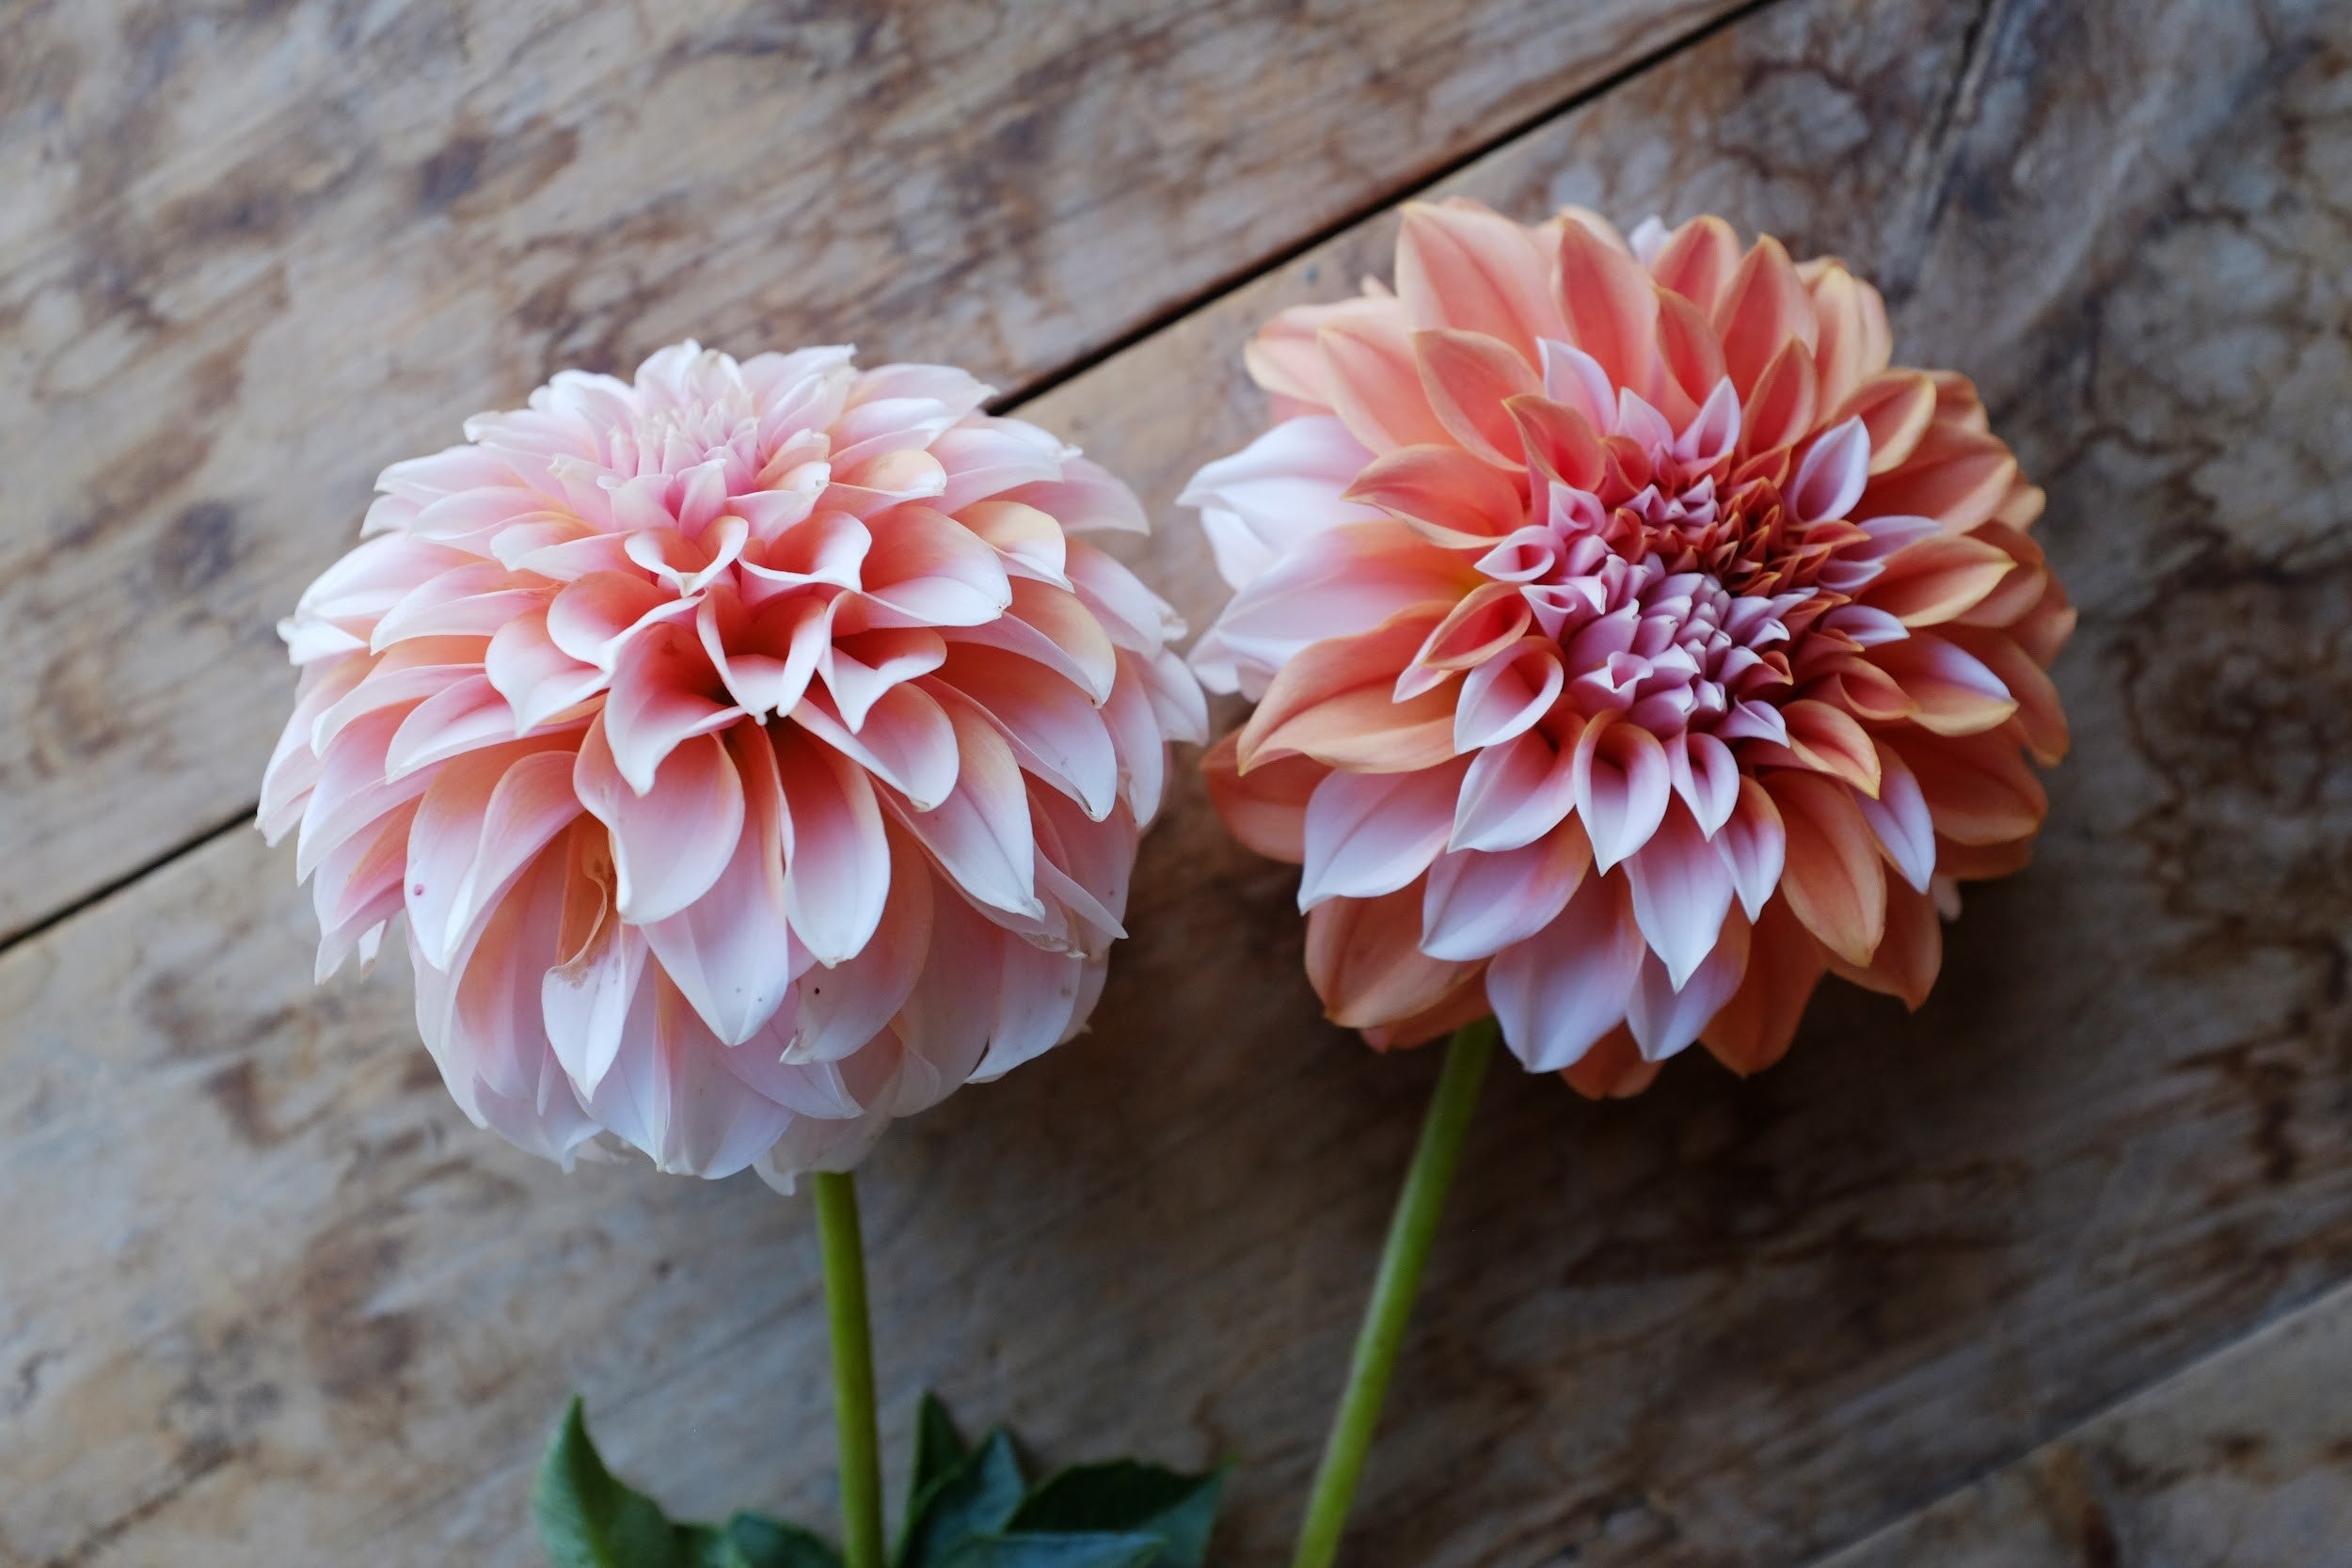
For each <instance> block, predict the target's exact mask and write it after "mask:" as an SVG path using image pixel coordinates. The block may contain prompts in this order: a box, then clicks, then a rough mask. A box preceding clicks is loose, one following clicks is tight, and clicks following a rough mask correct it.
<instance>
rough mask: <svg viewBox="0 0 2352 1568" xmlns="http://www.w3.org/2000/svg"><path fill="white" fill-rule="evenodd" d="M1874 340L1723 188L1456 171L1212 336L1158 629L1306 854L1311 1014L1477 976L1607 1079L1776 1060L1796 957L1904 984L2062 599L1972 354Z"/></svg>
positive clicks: (1520, 1046)
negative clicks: (1942, 365)
mask: <svg viewBox="0 0 2352 1568" xmlns="http://www.w3.org/2000/svg"><path fill="white" fill-rule="evenodd" d="M1891 352H1892V340H1891V337H1890V335H1889V332H1888V328H1887V323H1886V315H1885V309H1884V306H1883V302H1882V301H1881V299H1880V297H1879V294H1878V293H1877V291H1876V290H1875V289H1873V288H1872V287H1871V286H1870V285H1869V284H1867V283H1866V282H1863V281H1862V280H1860V279H1858V278H1856V277H1853V276H1852V275H1851V273H1849V272H1848V271H1847V270H1846V268H1845V267H1844V265H1843V264H1842V263H1840V262H1838V261H1835V260H1829V259H1822V260H1816V261H1805V262H1797V261H1791V260H1790V259H1789V257H1788V253H1787V251H1786V250H1784V249H1783V248H1782V246H1781V245H1779V243H1778V242H1776V241H1774V240H1772V239H1771V238H1770V237H1764V238H1759V239H1757V240H1756V242H1755V243H1754V244H1753V245H1747V246H1745V247H1742V246H1741V245H1740V243H1739V241H1738V239H1737V237H1736V236H1735V234H1734V233H1733V231H1732V230H1731V229H1730V227H1729V226H1728V225H1726V224H1725V223H1724V222H1723V221H1722V220H1720V219H1718V218H1712V217H1701V218H1696V219H1693V220H1692V221H1691V222H1689V223H1686V224H1684V225H1682V226H1681V227H1680V228H1678V229H1677V230H1672V231H1671V232H1670V231H1668V230H1665V229H1664V228H1662V227H1661V226H1660V225H1659V224H1658V223H1657V222H1656V221H1655V220H1652V221H1651V222H1649V223H1646V224H1645V225H1643V226H1642V228H1641V229H1640V230H1636V231H1635V232H1634V233H1633V234H1632V235H1631V236H1630V238H1629V239H1627V238H1621V237H1620V236H1619V235H1618V233H1617V232H1616V230H1613V228H1611V227H1610V226H1609V225H1608V224H1607V223H1606V222H1605V221H1603V220H1602V219H1600V218H1598V217H1597V216H1595V215H1594V214H1589V213H1585V212H1582V211H1579V210H1574V209H1571V210H1569V211H1566V212H1564V213H1562V214H1559V215H1558V216H1557V217H1555V218H1553V219H1552V220H1550V221H1549V222H1547V223H1544V224H1542V225H1539V226H1537V227H1534V228H1532V229H1531V228H1526V227H1523V226H1521V225H1519V224H1517V223H1514V222H1512V221H1510V220H1508V219H1506V218H1503V217H1502V216H1500V215H1498V214H1494V213H1492V212H1489V211H1487V210H1486V209H1485V208H1483V207H1480V206H1477V205H1475V204H1473V203H1470V202H1464V201H1450V202H1446V203H1442V204H1435V205H1415V206H1411V207H1408V208H1407V210H1406V216H1405V221H1404V226H1403V230H1402V233H1401V235H1400V237H1399V239H1398V243H1397V256H1396V282H1395V288H1394V291H1393V292H1392V293H1391V291H1389V290H1387V289H1385V288H1382V287H1380V286H1379V285H1377V284H1373V285H1368V287H1367V292H1366V293H1365V294H1364V296H1363V297H1360V298H1358V299H1354V300H1349V301H1346V302H1344V303H1342V304H1337V305H1331V306H1320V307H1311V308H1303V309H1293V310H1289V311H1286V312H1284V313H1283V314H1282V315H1280V316H1279V317H1278V318H1276V320H1275V321H1274V322H1273V323H1272V324H1271V325H1268V326H1267V327H1266V328H1265V329H1264V330H1263V331H1262V332H1261V333H1260V334H1259V335H1258V337H1257V338H1256V339H1255V341H1252V342H1251V343H1250V345H1249V348H1248V366H1249V370H1250V372H1251V374H1252V375H1253V377H1254V378H1255V379H1256V380H1257V382H1258V383H1259V385H1261V386H1262V387H1263V388H1265V389H1266V390H1267V391H1268V392H1270V393H1271V394H1272V396H1273V401H1274V405H1275V407H1274V412H1275V417H1276V420H1277V422H1276V423H1275V424H1274V426H1273V428H1272V429H1270V430H1269V431H1268V432H1267V433H1266V434H1265V435H1264V436H1262V437H1260V438H1259V439H1258V440H1257V441H1256V442H1254V443H1253V444H1252V445H1250V446H1249V447H1248V448H1247V449H1246V450H1244V451H1240V452H1237V453H1235V454H1233V455H1232V456H1230V457H1227V458H1223V459H1220V460H1219V461H1217V462H1215V463H1212V464H1210V465H1209V466H1208V467H1204V468H1203V469H1201V470H1200V473H1199V474H1198V475H1197V476H1196V477H1195V478H1194V480H1193V482H1192V484H1191V486H1190V488H1189V489H1188V490H1187V492H1186V493H1185V495H1184V498H1183V499H1184V501H1185V502H1186V503H1188V504H1190V505H1193V506H1196V507H1198V508H1199V509H1200V515H1201V519H1202V523H1203V525H1204V527H1205V529H1206V531H1207V534H1208V537H1209V541H1210V543H1211V546H1212V547H1213V549H1214V551H1215V553H1216V561H1217V564H1218V567H1219V570H1220V571H1221V572H1222V573H1223V575H1224V576H1225V578H1226V579H1227V580H1228V581H1229V582H1230V583H1232V586H1233V587H1234V589H1235V590H1236V592H1235V593H1234V594H1233V597H1232V601H1231V602H1230V603H1229V604H1228V606H1227V607H1226V609H1225V610H1224V611H1223V613H1222V614H1221V615H1220V616H1219V617H1218V618H1217V621H1216V625H1214V626H1212V627H1210V629H1209V630H1208V631H1207V632H1206V633H1205V634H1204V635H1203V636H1202V638H1201V639H1200V643H1199V644H1198V646H1197V647H1196V648H1195V649H1194V651H1193V655H1192V659H1193V664H1194V667H1195V668H1196V670H1198V671H1199V673H1200V675H1201V676H1202V678H1203V680H1204V681H1205V682H1206V683H1207V684H1208V685H1209V686H1210V687H1211V688H1213V689H1218V690H1229V691H1231V690H1238V691H1240V692H1242V693H1243V694H1245V695H1247V696H1248V697H1251V698H1255V699H1257V700H1258V707H1257V710H1256V712H1255V713H1254V714H1253V715H1252V716H1251V718H1250V719H1249V721H1248V723H1247V724H1246V725H1245V726H1243V727H1242V728H1241V729H1240V730H1238V731H1236V732H1235V733H1233V734H1232V735H1229V736H1226V737H1225V738H1224V739H1223V740H1222V741H1221V742H1220V743H1219V744H1218V745H1217V746H1216V749H1215V750H1214V751H1213V752H1211V753H1210V757H1209V763H1208V768H1209V782H1210V788H1211V794H1212V797H1213V799H1215V800H1216V803H1217V806H1218V809H1219V811H1220V812H1221V813H1222V815H1223V816H1224V817H1225V819H1226V821H1227V823H1228V824H1229V825H1230V826H1231V827H1232V830H1233V832H1235V833H1236V834H1237V835H1238V836H1239V837H1240V838H1242V839H1243V840H1244V841H1245V842H1246V843H1248V844H1249V845H1250V846H1252V847H1255V848H1257V849H1259V850H1260V851H1262V852H1263V853H1265V854H1268V855H1271V856H1275V857H1277V858H1280V859H1284V860H1289V861H1294V862H1297V863H1301V864H1302V865H1303V867H1304V876H1303V879H1302V883H1301V887H1300V892H1299V901H1300V904H1301V907H1302V908H1304V909H1305V910H1306V911H1308V965H1309V968H1310V971H1311V975H1312V978H1313V980H1314V983H1315V985H1316V987H1317V989H1318V990H1319V991H1320V993H1321V995H1322V997H1323V999H1324V1002H1325V1004H1326V1006H1327V1009H1328V1011H1329V1013H1330V1015H1331V1017H1332V1018H1334V1019H1335V1020H1337V1021H1338V1022H1342V1023H1345V1024H1349V1025H1352V1026H1355V1027H1357V1028H1360V1029H1362V1030H1363V1031H1364V1032H1365V1033H1366V1035H1367V1036H1368V1037H1370V1038H1371V1039H1372V1040H1373V1042H1374V1043H1375V1044H1379V1045H1391V1044H1410V1043H1414V1042H1417V1041H1420V1040H1422V1039H1426V1038H1429V1037H1433V1036H1435V1035H1437V1034H1439V1033H1442V1032H1444V1031H1446V1030H1448V1029H1450V1028H1452V1027H1454V1026H1455V1025H1457V1024H1459V1023H1461V1022H1467V1021H1469V1020H1470V1019H1473V1018H1476V1017H1480V1016H1483V1015H1485V1014H1486V1013H1487V1012H1489V1011H1491V1012H1492V1013H1493V1014H1494V1015H1495V1016H1496V1017H1497V1019H1498V1020H1499V1021H1500V1022H1501V1024H1502V1032H1503V1036H1504V1037H1505V1039H1506V1040H1507V1041H1508V1043H1509V1045H1510V1047H1511V1049H1512V1050H1513V1052H1514V1053H1517V1054H1518V1057H1519V1058H1520V1060H1521V1061H1522V1062H1524V1063H1525V1064H1526V1065H1527V1066H1528V1067H1529V1068H1530V1069H1537V1070H1545V1071H1550V1070H1560V1071H1564V1072H1565V1073H1566V1075H1567V1077H1568V1079H1569V1081H1570V1082H1571V1083H1573V1084H1575V1085H1577V1086H1578V1087H1580V1088H1581V1089H1583V1090H1584V1091H1585V1092H1587V1093H1592V1094H1627V1093H1632V1092H1635V1091H1637V1090H1638V1089H1640V1088H1641V1087H1643V1086H1644V1085H1646V1084H1647V1083H1648V1082H1649V1081H1650V1079H1651V1078H1652V1077H1653V1076H1654V1075H1655V1073H1656V1071H1657V1064H1659V1063H1660V1062H1661V1061H1663V1060H1664V1059H1665V1058H1667V1057H1669V1056H1671V1055H1673V1054H1675V1053H1677V1052H1679V1051H1681V1050H1683V1049H1684V1048H1685V1047H1687V1046H1689V1045H1690V1044H1691V1043H1692V1041H1693V1040H1699V1041H1703V1042H1704V1043H1705V1044H1706V1045H1707V1047H1708V1049H1709V1050H1710V1051H1711V1052H1712V1053H1714V1054H1715V1055H1716V1056H1717V1057H1719V1058H1721V1059H1722V1060H1723V1061H1724V1062H1725V1063H1727V1064H1728V1065H1730V1066H1731V1067H1733V1068H1734V1069H1738V1070H1740V1071H1743V1072H1745V1071H1752V1070H1755V1069H1758V1068H1761V1067H1764V1066H1766V1065H1768V1064H1770V1063H1771V1062H1772V1061H1774V1060H1776V1059H1777V1058H1778V1057H1779V1056H1780V1054H1781V1053H1783V1052H1784V1051H1786V1050H1787V1049H1788V1042H1789V1039H1790V1037H1791V1036H1792V1034H1793V1033H1794V1031H1795V1028H1796V1023H1797V1020H1798V1016H1799V1014H1800V1013H1801V1012H1802V1011H1803V1009H1804V1003H1805V1000H1806V999H1807V997H1809V996H1810V995H1811V993H1812V990H1813V988H1814V986H1815V985H1816V984H1817V983H1818V981H1819V980H1820V976H1821V975H1822V974H1825V973H1833V972H1834V973H1836V974H1842V975H1844V976H1846V977H1847V978H1849V979H1851V980H1854V981H1856V982H1858V983H1860V984H1862V985H1865V986H1867V987H1870V988H1872V989H1874V990H1882V991H1885V992H1890V993H1892V994H1894V995H1897V996H1899V997H1901V998H1903V999H1904V1000H1905V1001H1906V1002H1907V1003H1908V1004H1910V1005H1911V1006H1917V1005H1918V1004H1919V1003H1920V1001H1921V1000H1922V999H1923V998H1924V997H1925V995H1926V993H1927V991H1928V989H1929V987H1930V985H1931V982H1932V981H1933V979H1934V977H1935V974H1936V971H1937V968H1938V966H1939V963H1940V961H1941V956H1942V945H1941V930H1940V925H1939V911H1941V912H1942V913H1946V914H1948V913H1951V912H1956V910H1957V894H1956V891H1955V884H1956V883H1957V882H1959V881H1962V880H1966V879H1976V878H1985V877H1993V876H1998V875H2001V874H2004V873H2007V872H2009V871H2012V870H2014V869H2016V868H2017V867H2018V866H2020V865H2022V864H2023V863H2024V862H2025V860H2026V855H2027V853H2028V851H2029V848H2030V846H2031V843H2032V839H2033V837H2034V834H2035V833H2036V832H2037V831H2038V830H2039V828H2040V825H2041V822H2042V816H2043V813H2044V809H2045V800H2044V797H2043V794H2042V786H2041V784H2040V783H2039V782H2038V781H2037V779H2036V777H2035V774H2034V771H2033V768H2031V767H2030V766H2028V760H2027V759H2028V758H2030V759H2031V761H2032V762H2033V763H2038V764H2041V765H2042V766H2048V765H2050V764H2053V763H2055V762H2056V761H2057V760H2058V757H2059V756H2060V755H2061V753H2062V752H2064V751H2065V748H2066V739H2067V736H2066V721H2065V718H2064V715H2063V714H2062V713H2061V712H2060V710H2059V705H2058V697H2057V693H2056V690H2055V689H2054V688H2053V687H2052V685H2051V683H2050V680H2049V677H2048V676H2047V674H2046V673H2044V672H2045V671H2046V669H2047V667H2048V666H2049V664H2050V661H2051V660H2052V658H2053V657H2055V656H2056V655H2057V653H2058V649H2059V647H2060V645H2061V644H2062V643H2063V642H2064V641H2065V640H2066V637H2067V635H2068V633H2069V632H2070V631H2071V629H2072V628H2073V625H2074V611H2073V610H2072V609H2071V608H2070V607H2069V605H2068V602H2067V599H2066V595H2065V594H2064V592H2063V590H2062V589H2061V588H2060V587H2059V585H2058V581H2057V579H2056V578H2055V577H2054V576H2053V575H2052V574H2051V572H2050V570H2049V569H2048V566H2047V564H2046V563H2045V562H2044V560H2043V558H2042V551H2041V549H2040V548H2039V547H2038V546H2036V545H2035V543H2034V542H2033V539H2032V537H2031V533H2030V530H2031V528H2032V525H2033V523H2034V521H2035V518H2036V516H2037V515H2039V513H2040V511H2041V509H2042V491H2041V490H2039V489H2038V488H2036V487H2034V486H2033V485H2031V484H2030V483H2026V480H2025V479H2024V478H2023V477H2022V476H2021V475H2020V473H2019V471H2018V466H2017V462H2016V459H2015V457H2014V456H2013V455H2012V454H2011V453H2010V450H2009V448H2008V447H2007V446H2005V445H2004V444H2003V443H2002V442H2001V441H2000V440H1999V439H1998V438H1997V437H1995V436H1993V435H1991V434H1990V433H1989V431H1988V428H1987V420H1986V416H1985V411H1984V407H1983V405H1982V404H1981V403H1979V400H1978V398H1977V395H1976V391H1975V388H1973V387H1972V386H1971V385H1970V384H1969V383H1968V382H1967V381H1966V380H1965V379H1964V378H1963V377H1961V376H1959V375H1955V374H1951V373H1949V372H1928V371H1919V370H1911V369H1904V368H1899V367H1896V366H1894V365H1892V364H1891Z"/></svg>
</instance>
